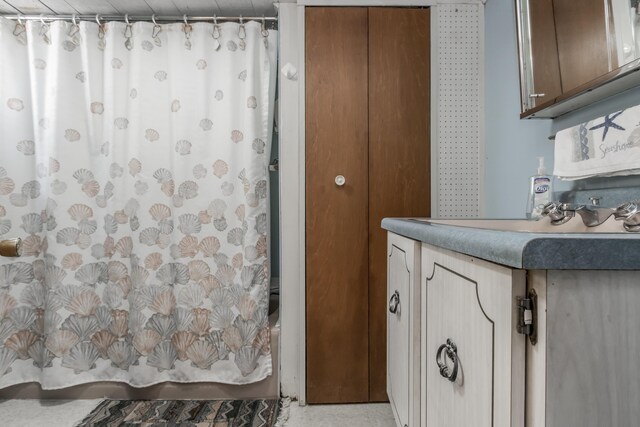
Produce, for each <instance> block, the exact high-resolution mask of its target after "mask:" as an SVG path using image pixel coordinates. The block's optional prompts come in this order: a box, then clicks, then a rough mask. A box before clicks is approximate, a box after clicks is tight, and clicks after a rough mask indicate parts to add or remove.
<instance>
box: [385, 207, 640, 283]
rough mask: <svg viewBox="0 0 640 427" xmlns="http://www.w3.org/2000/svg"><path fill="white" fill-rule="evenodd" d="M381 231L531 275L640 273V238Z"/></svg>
mask: <svg viewBox="0 0 640 427" xmlns="http://www.w3.org/2000/svg"><path fill="white" fill-rule="evenodd" d="M382 228H384V229H385V230H388V231H391V232H393V233H396V234H399V235H401V236H405V237H408V238H410V239H414V240H418V241H421V242H425V243H428V244H430V245H433V246H437V247H440V248H444V249H449V250H452V251H455V252H460V253H463V254H466V255H471V256H474V257H477V258H481V259H484V260H487V261H491V262H495V263H498V264H502V265H506V266H509V267H514V268H522V269H528V270H640V235H638V234H634V233H624V232H621V233H535V232H522V231H503V230H490V229H482V228H470V227H459V226H453V225H444V224H435V223H429V222H427V221H425V220H421V221H418V220H415V219H409V218H385V219H383V220H382Z"/></svg>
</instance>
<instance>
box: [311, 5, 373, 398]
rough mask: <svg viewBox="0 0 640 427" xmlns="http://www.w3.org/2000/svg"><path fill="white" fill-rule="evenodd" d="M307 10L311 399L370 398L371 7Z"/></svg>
mask: <svg viewBox="0 0 640 427" xmlns="http://www.w3.org/2000/svg"><path fill="white" fill-rule="evenodd" d="M305 17H306V24H305V25H306V27H305V28H306V41H305V43H306V44H305V46H306V70H307V73H306V79H307V80H306V82H307V84H306V135H307V140H306V176H307V178H306V224H307V225H306V228H307V233H306V248H307V307H306V309H307V342H306V345H307V400H308V401H309V403H347V402H367V401H368V400H369V319H368V317H369V306H368V301H369V265H368V259H369V251H368V236H367V235H368V218H369V202H368V198H369V197H368V194H369V190H368V183H369V173H368V163H367V157H368V123H367V122H368V119H367V108H366V105H367V96H368V95H367V90H368V89H367V69H368V65H367V47H368V43H367V40H368V39H367V37H368V26H367V9H364V8H350V7H349V8H347V7H345V8H341V7H335V8H324V7H322V8H308V10H307V11H306V12H305ZM363 106H364V108H363ZM338 175H343V176H344V178H345V179H346V182H345V183H344V184H343V185H337V184H336V181H335V178H336V176H338ZM381 309H382V307H381Z"/></svg>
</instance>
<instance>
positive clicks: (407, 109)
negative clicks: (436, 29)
mask: <svg viewBox="0 0 640 427" xmlns="http://www.w3.org/2000/svg"><path fill="white" fill-rule="evenodd" d="M429 36H430V28H429V9H406V8H403V9H400V8H370V9H369V331H370V334H369V367H370V374H369V382H370V385H369V387H370V393H369V399H370V401H385V400H387V396H386V372H385V371H386V368H385V367H386V335H387V334H386V307H387V300H386V280H387V272H386V259H385V253H386V233H385V231H384V230H383V229H382V228H381V227H380V222H381V221H382V218H385V217H395V216H403V217H407V216H423V217H424V216H429V215H430V213H431V212H430V199H431V184H430V164H431V160H430V145H429V135H430V123H429V116H430V108H429V104H430V62H429V57H430V49H429V47H430V41H429V40H430V38H429Z"/></svg>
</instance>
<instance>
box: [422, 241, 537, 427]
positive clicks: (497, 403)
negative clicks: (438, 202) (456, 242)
mask: <svg viewBox="0 0 640 427" xmlns="http://www.w3.org/2000/svg"><path fill="white" fill-rule="evenodd" d="M421 252H422V275H421V276H422V279H421V284H422V303H421V312H422V314H423V319H422V320H423V324H422V333H421V335H420V339H421V342H422V345H423V355H424V357H422V358H421V362H422V367H421V372H423V375H422V376H421V379H422V394H421V398H420V406H421V407H422V408H423V410H424V411H423V423H422V425H425V426H439V427H459V426H471V425H473V426H504V427H508V426H522V425H524V368H525V366H524V360H525V359H524V357H525V336H524V335H520V334H518V333H517V331H516V329H517V328H516V326H517V313H518V311H517V309H516V297H517V296H522V295H524V293H525V276H524V272H523V271H521V270H513V269H510V268H505V267H502V266H499V265H497V264H492V263H489V262H485V261H482V260H479V259H476V258H472V257H469V256H465V255H460V254H456V253H453V252H450V251H446V250H444V249H439V248H436V247H433V246H429V245H426V244H423V245H422V251H421Z"/></svg>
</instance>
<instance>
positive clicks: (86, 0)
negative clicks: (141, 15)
mask: <svg viewBox="0 0 640 427" xmlns="http://www.w3.org/2000/svg"><path fill="white" fill-rule="evenodd" d="M65 1H66V2H67V3H69V5H70V6H71V7H73V8H74V9H75V10H77V11H78V13H83V14H94V13H100V14H109V15H117V14H119V13H127V12H126V11H118V10H117V9H116V8H115V7H113V6H112V5H111V4H109V3H108V2H106V1H103V0H65Z"/></svg>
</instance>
